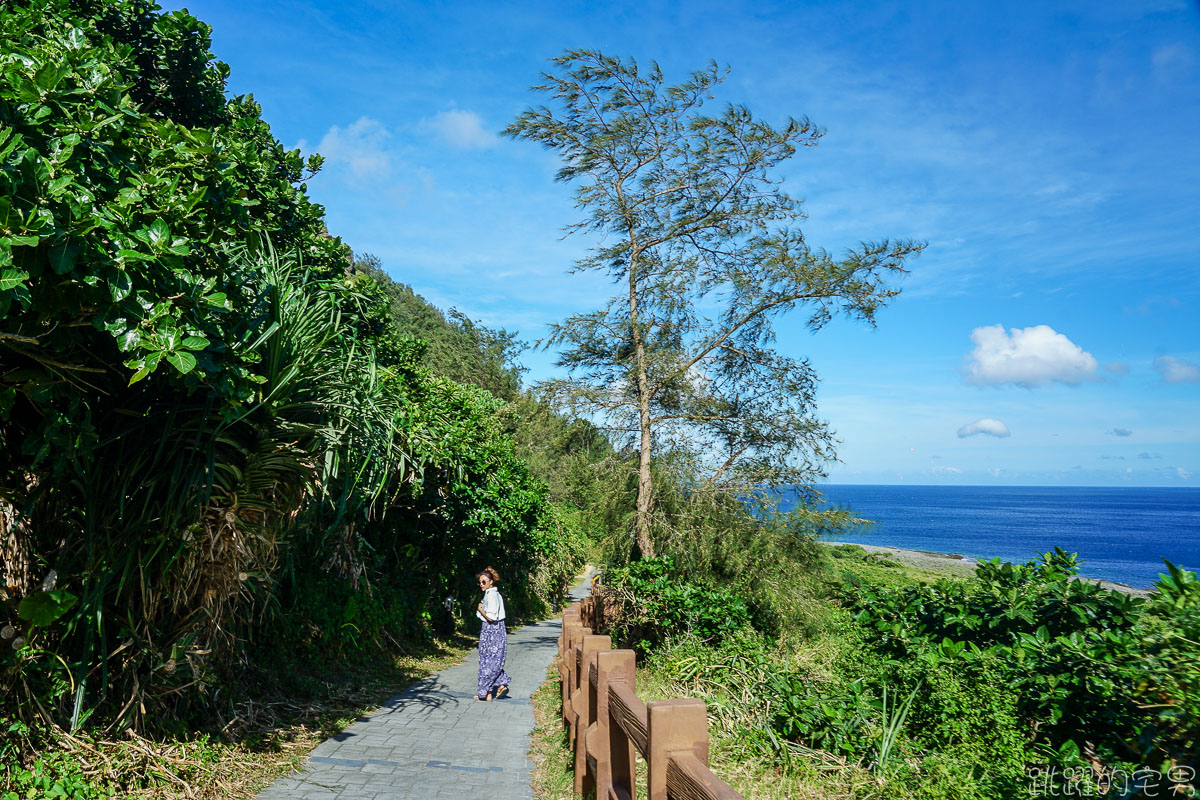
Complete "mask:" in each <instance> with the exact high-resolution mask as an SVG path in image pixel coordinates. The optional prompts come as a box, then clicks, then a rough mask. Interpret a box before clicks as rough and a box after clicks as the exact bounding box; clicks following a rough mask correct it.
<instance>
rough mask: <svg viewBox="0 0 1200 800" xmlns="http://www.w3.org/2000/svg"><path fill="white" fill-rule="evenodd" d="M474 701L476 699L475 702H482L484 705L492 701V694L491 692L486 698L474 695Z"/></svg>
mask: <svg viewBox="0 0 1200 800" xmlns="http://www.w3.org/2000/svg"><path fill="white" fill-rule="evenodd" d="M475 699H476V700H482V701H483V702H485V703H486V702H487V701H489V700H491V699H492V693H491V692H488V693H487V697H480V696H479V695H475Z"/></svg>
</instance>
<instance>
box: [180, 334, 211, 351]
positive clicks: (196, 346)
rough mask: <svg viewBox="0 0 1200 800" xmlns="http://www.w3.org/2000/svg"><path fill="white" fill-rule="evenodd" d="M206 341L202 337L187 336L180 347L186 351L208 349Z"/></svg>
mask: <svg viewBox="0 0 1200 800" xmlns="http://www.w3.org/2000/svg"><path fill="white" fill-rule="evenodd" d="M208 344H209V342H208V339H205V338H204V337H203V336H188V337H186V338H185V339H184V340H183V341H182V342H180V346H181V347H186V348H187V349H188V350H203V349H204V348H206V347H208Z"/></svg>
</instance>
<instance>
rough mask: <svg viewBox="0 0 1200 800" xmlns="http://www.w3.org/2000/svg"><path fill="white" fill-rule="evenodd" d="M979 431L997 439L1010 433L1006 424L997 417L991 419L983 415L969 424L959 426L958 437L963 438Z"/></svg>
mask: <svg viewBox="0 0 1200 800" xmlns="http://www.w3.org/2000/svg"><path fill="white" fill-rule="evenodd" d="M980 433H983V434H987V435H988V436H995V437H996V438H997V439H1003V438H1004V437H1005V436H1010V435H1011V434H1010V433H1009V430H1008V426H1007V425H1005V424H1004V423H1003V422H1001V421H1000V420H998V419H992V418H991V417H984V418H983V419H977V420H975V421H974V422H972V423H971V424H969V425H963V426H962V427H961V428H959V429H958V438H960V439H965V438H967V437H968V436H975V435H977V434H980Z"/></svg>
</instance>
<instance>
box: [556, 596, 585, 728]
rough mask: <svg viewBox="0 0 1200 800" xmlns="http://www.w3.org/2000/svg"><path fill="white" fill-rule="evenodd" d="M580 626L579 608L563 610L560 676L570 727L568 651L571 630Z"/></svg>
mask: <svg viewBox="0 0 1200 800" xmlns="http://www.w3.org/2000/svg"><path fill="white" fill-rule="evenodd" d="M578 627H580V622H579V609H578V608H576V607H575V606H572V607H571V608H569V609H567V610H566V611H564V612H563V622H562V634H561V635H560V636H559V637H558V676H559V678H560V680H561V683H562V705H561V706H560V707H561V708H562V715H563V725H564V726H566V727H568V728H569V727H570V724H571V723H570V713H569V709H570V708H571V706H570V700H571V681H570V677H571V670H570V667H569V665H568V664H567V651H568V649H569V648H570V643H571V631H572V630H574V629H575V628H578Z"/></svg>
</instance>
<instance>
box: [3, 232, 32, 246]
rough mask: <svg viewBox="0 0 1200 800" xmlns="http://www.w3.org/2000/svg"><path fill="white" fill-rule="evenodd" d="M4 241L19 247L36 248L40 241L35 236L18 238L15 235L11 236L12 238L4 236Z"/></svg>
mask: <svg viewBox="0 0 1200 800" xmlns="http://www.w3.org/2000/svg"><path fill="white" fill-rule="evenodd" d="M4 241H5V242H6V243H8V244H11V245H16V246H19V247H37V246H38V242H40V241H41V239H39V238H38V237H37V236H18V235H17V234H13V235H12V236H6V237H5V238H4Z"/></svg>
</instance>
